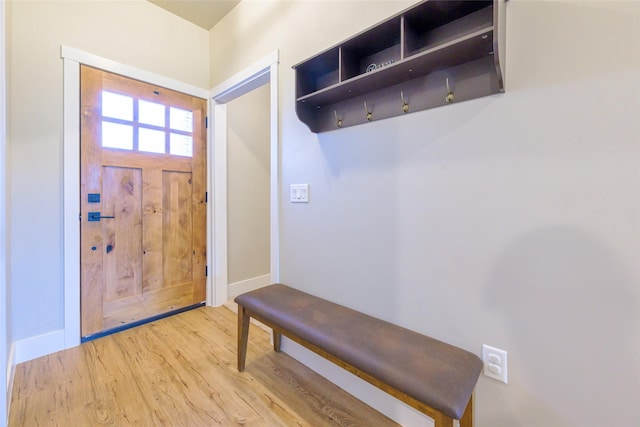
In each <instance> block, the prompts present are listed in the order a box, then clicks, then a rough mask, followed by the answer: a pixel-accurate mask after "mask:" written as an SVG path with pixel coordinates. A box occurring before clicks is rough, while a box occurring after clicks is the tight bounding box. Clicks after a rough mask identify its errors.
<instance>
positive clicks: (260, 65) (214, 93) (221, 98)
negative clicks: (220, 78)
mask: <svg viewBox="0 0 640 427" xmlns="http://www.w3.org/2000/svg"><path fill="white" fill-rule="evenodd" d="M279 55H280V53H279V51H278V50H275V51H273V52H271V53H270V54H268V55H266V56H264V57H263V58H261V59H260V60H258V61H256V62H255V63H253V64H252V65H250V66H249V67H247V68H245V69H244V70H242V71H241V72H239V73H237V74H236V75H234V76H232V77H230V78H229V79H227V80H225V81H224V82H222V83H220V84H219V85H217V86H215V87H214V88H213V89H211V91H210V98H211V105H212V108H211V112H212V116H213V119H212V123H213V125H212V129H211V138H212V140H213V151H214V152H213V153H212V154H213V155H214V161H215V164H214V168H213V172H214V175H213V184H214V191H213V197H214V205H215V209H214V211H213V213H214V218H213V227H214V228H213V241H214V244H213V251H214V259H215V262H214V265H215V271H214V280H213V291H212V292H211V295H212V297H213V298H212V300H211V301H210V302H209V303H210V305H222V304H224V303H226V302H227V300H228V298H229V283H228V271H227V259H228V258H227V105H226V103H227V102H229V101H231V100H233V99H235V98H237V97H239V96H242V95H244V94H246V93H248V92H250V91H252V90H254V89H256V88H258V87H260V86H262V85H264V84H267V83H269V84H270V94H269V113H270V120H271V124H270V134H269V139H270V147H271V148H270V151H271V153H270V158H271V160H270V169H271V178H270V188H271V200H270V203H271V208H270V216H271V224H270V236H271V237H270V240H271V241H270V282H271V283H276V282H278V281H279V280H280V252H279V251H280V237H279V236H280V218H279V212H280V210H279V203H280V162H279V156H280V150H279V137H280V130H279V111H278V103H279V101H278V63H279Z"/></svg>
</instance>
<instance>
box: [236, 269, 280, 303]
mask: <svg viewBox="0 0 640 427" xmlns="http://www.w3.org/2000/svg"><path fill="white" fill-rule="evenodd" d="M270 284H271V275H270V274H265V275H264V276H258V277H253V278H251V279H247V280H242V281H240V282H235V283H229V292H228V299H229V300H232V299H234V298H235V297H237V296H238V295H241V294H243V293H245V292H249V291H252V290H254V289H258V288H262V287H264V286H267V285H270Z"/></svg>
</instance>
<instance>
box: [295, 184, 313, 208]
mask: <svg viewBox="0 0 640 427" xmlns="http://www.w3.org/2000/svg"><path fill="white" fill-rule="evenodd" d="M291 203H309V184H291Z"/></svg>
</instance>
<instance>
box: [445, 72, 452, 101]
mask: <svg viewBox="0 0 640 427" xmlns="http://www.w3.org/2000/svg"><path fill="white" fill-rule="evenodd" d="M444 100H445V101H446V102H447V104H450V103H452V102H453V92H451V88H450V87H449V77H447V96H446V97H445V98H444Z"/></svg>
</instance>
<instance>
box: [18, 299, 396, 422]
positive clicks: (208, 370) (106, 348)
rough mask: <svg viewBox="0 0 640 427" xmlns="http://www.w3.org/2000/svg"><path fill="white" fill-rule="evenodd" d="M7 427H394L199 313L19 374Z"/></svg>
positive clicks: (259, 336)
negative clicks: (239, 355) (240, 352)
mask: <svg viewBox="0 0 640 427" xmlns="http://www.w3.org/2000/svg"><path fill="white" fill-rule="evenodd" d="M9 425H10V426H96V425H107V426H123V425H140V426H213V425H217V426H236V425H243V426H269V427H271V426H314V427H316V426H381V427H382V426H397V425H398V424H396V423H394V422H392V421H391V420H389V419H388V418H386V417H384V416H383V415H381V414H380V413H378V412H376V411H374V410H373V409H372V408H370V407H368V406H366V405H365V404H364V403H362V402H361V401H359V400H357V399H356V398H354V397H353V396H351V395H349V394H347V393H346V392H345V391H343V390H342V389H340V388H338V387H337V386H335V385H333V384H332V383H329V382H328V381H326V380H325V379H323V378H322V377H320V376H318V375H317V374H315V373H314V372H313V371H311V370H309V369H308V368H306V367H305V366H303V365H301V364H300V363H298V362H296V361H295V360H294V359H292V358H291V357H289V356H287V355H286V354H284V353H275V352H274V351H273V349H272V347H271V346H270V344H269V335H268V334H267V333H266V332H265V331H263V330H262V329H260V328H258V327H256V326H255V325H252V326H251V331H250V334H249V349H248V352H247V368H246V371H245V372H243V373H239V372H238V371H237V369H236V316H235V314H234V313H232V312H231V311H230V310H228V309H227V308H224V307H220V308H212V307H202V308H199V309H196V310H191V311H188V312H185V313H182V314H179V315H176V316H173V317H170V318H166V319H163V320H159V321H157V322H153V323H150V324H147V325H143V326H140V327H137V328H134V329H130V330H128V331H124V332H120V333H117V334H114V335H111V336H108V337H104V338H100V339H97V340H94V341H92V342H89V343H85V344H82V345H81V346H79V347H75V348H72V349H69V350H65V351H61V352H58V353H55V354H52V355H49V356H45V357H42V358H39V359H36V360H32V361H29V362H25V363H23V364H20V365H18V366H17V367H16V372H15V381H14V386H13V396H12V401H11V412H10V415H9Z"/></svg>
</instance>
